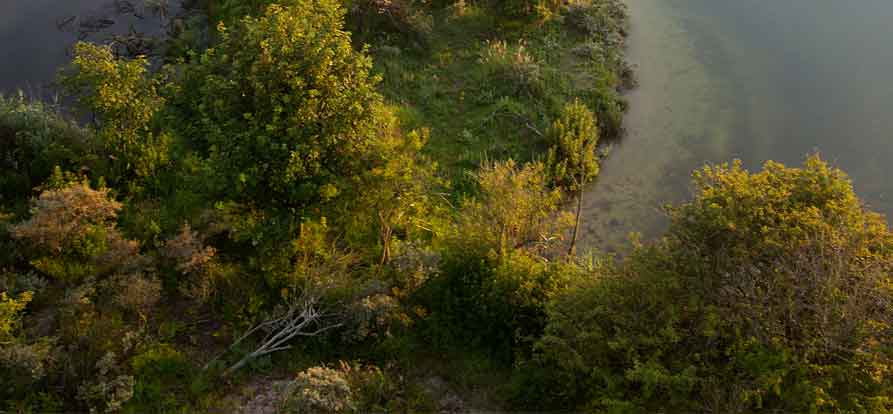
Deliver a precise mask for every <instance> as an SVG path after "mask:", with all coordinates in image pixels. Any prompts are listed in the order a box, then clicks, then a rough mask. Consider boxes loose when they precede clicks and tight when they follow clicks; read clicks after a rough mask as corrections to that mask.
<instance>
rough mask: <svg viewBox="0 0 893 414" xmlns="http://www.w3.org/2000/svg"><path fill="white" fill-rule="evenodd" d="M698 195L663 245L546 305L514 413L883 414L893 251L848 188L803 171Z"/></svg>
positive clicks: (701, 178) (721, 178)
mask: <svg viewBox="0 0 893 414" xmlns="http://www.w3.org/2000/svg"><path fill="white" fill-rule="evenodd" d="M694 182H695V188H696V195H695V199H694V200H693V201H692V202H689V203H684V204H682V205H680V206H678V207H675V208H673V209H671V219H672V224H671V229H670V231H669V233H668V236H667V238H666V239H665V240H664V241H662V242H660V243H657V244H655V245H653V246H649V247H644V248H641V249H639V250H638V251H637V252H636V253H634V254H633V255H632V256H631V257H630V258H628V259H627V260H625V261H624V263H623V264H622V265H620V266H619V267H617V268H616V269H603V270H602V271H601V272H600V274H599V275H597V277H593V278H590V279H589V280H585V281H584V282H583V283H582V284H581V285H579V286H576V287H575V288H572V289H569V290H567V291H566V293H564V294H562V295H560V296H559V298H557V299H556V300H555V301H553V303H552V304H550V306H549V325H548V327H547V328H546V334H545V336H544V337H543V338H542V339H541V340H540V341H539V342H538V344H537V346H536V349H537V354H536V357H535V358H534V359H533V360H532V361H531V362H530V367H529V369H528V371H527V374H526V380H519V382H518V383H517V384H516V385H517V386H518V389H519V390H521V392H519V393H518V396H519V398H521V400H522V401H526V402H531V400H532V401H533V402H535V401H536V400H539V401H548V402H550V403H551V404H554V405H553V407H556V406H558V407H564V408H568V409H570V408H584V407H585V408H587V409H590V410H596V411H599V410H601V411H606V412H643V413H644V412H654V411H656V410H670V411H674V412H835V413H869V412H870V413H883V412H889V411H890V410H891V409H893V405H891V401H893V400H891V396H893V382H891V379H890V378H891V377H890V375H889V374H890V371H889V367H890V349H891V348H890V346H891V345H893V336H891V333H893V331H891V329H890V326H893V325H891V322H893V320H891V317H890V315H891V313H890V311H891V309H890V308H889V303H891V302H890V298H891V293H893V292H891V290H890V279H889V274H890V270H891V265H893V261H891V259H893V256H891V253H893V249H891V248H893V235H891V233H890V232H889V230H888V229H887V226H886V223H885V222H884V221H883V219H882V218H880V216H878V215H877V214H874V213H871V212H868V211H866V210H865V209H864V208H863V206H862V204H861V202H860V201H859V200H858V198H857V197H856V196H855V194H854V193H853V189H852V186H851V184H850V182H849V180H848V179H847V178H846V176H845V175H844V174H843V173H842V172H840V171H839V170H835V169H832V168H830V167H828V166H827V165H826V164H825V163H824V162H823V161H821V160H820V159H819V158H818V157H811V158H810V159H809V160H808V161H807V162H806V165H805V166H804V167H803V168H787V167H784V166H783V165H780V164H778V163H773V162H768V163H767V164H766V165H765V167H764V169H763V171H761V172H759V173H753V174H751V173H748V172H746V171H744V170H742V169H741V167H740V165H738V164H735V165H733V166H728V165H722V166H717V167H707V168H705V169H704V170H702V171H700V172H698V173H696V175H695V180H694ZM522 377H524V376H522ZM535 387H539V390H540V392H538V393H536V394H529V395H527V396H525V395H524V393H523V392H524V391H523V390H527V391H532V390H533V389H534V388H535ZM537 396H539V397H541V398H537ZM525 397H528V398H529V399H527V400H526V399H525Z"/></svg>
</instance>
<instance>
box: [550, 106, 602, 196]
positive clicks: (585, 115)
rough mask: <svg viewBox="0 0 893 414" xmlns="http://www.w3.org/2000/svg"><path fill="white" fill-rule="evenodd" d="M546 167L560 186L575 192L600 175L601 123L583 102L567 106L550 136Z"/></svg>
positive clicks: (553, 125)
mask: <svg viewBox="0 0 893 414" xmlns="http://www.w3.org/2000/svg"><path fill="white" fill-rule="evenodd" d="M547 136H548V138H549V144H550V145H551V147H550V148H549V154H548V156H547V165H548V166H549V169H550V175H551V176H550V178H551V179H552V180H554V183H555V184H556V185H558V186H561V187H564V188H567V189H570V190H572V191H576V190H578V189H580V188H581V187H583V186H585V185H586V184H588V183H589V182H590V181H592V180H593V179H595V177H596V175H598V170H599V165H598V153H597V149H598V137H599V132H598V123H597V121H596V119H595V115H594V114H593V113H592V111H590V110H589V108H588V107H587V106H586V105H585V104H584V103H582V102H581V101H580V100H574V101H573V102H572V103H569V104H567V105H565V107H564V109H563V110H562V111H561V115H560V116H559V117H558V119H556V120H555V122H553V123H552V127H551V128H550V129H549V133H548V135H547Z"/></svg>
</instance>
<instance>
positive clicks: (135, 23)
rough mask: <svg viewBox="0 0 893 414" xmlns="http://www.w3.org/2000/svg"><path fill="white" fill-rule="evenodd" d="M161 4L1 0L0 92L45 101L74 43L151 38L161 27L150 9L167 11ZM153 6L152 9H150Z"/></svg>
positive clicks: (163, 1)
mask: <svg viewBox="0 0 893 414" xmlns="http://www.w3.org/2000/svg"><path fill="white" fill-rule="evenodd" d="M172 4H173V3H172V2H171V4H168V2H167V1H166V0H150V1H145V2H144V0H133V1H121V0H117V1H115V0H0V93H5V94H10V93H16V92H17V91H19V90H21V91H23V92H24V93H25V94H26V95H27V96H31V97H38V98H48V97H50V96H51V95H52V92H53V90H52V88H51V87H50V84H51V82H52V81H53V79H54V78H55V75H56V73H57V71H58V69H59V67H60V66H62V65H64V64H66V63H67V62H68V61H69V60H70V59H71V55H70V50H71V47H72V45H74V43H75V42H76V41H77V40H79V39H84V40H92V41H103V40H108V39H109V38H110V37H111V36H114V35H126V34H131V33H138V34H152V33H159V32H161V31H163V30H164V29H163V28H164V19H163V18H161V16H160V15H156V14H153V10H163V11H164V12H165V13H169V12H171V7H172ZM152 6H156V7H157V8H153V7H152Z"/></svg>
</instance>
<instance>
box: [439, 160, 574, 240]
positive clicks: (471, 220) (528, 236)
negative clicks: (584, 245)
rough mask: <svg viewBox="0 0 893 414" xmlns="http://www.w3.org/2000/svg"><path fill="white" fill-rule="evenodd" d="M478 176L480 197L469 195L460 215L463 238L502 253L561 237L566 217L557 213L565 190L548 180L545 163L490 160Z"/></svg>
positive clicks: (459, 234) (458, 229)
mask: <svg viewBox="0 0 893 414" xmlns="http://www.w3.org/2000/svg"><path fill="white" fill-rule="evenodd" d="M475 181H477V184H478V187H479V197H478V198H469V199H466V200H464V201H463V203H462V207H461V210H460V213H459V215H458V217H457V223H456V237H457V239H458V240H462V243H463V244H467V245H470V246H476V247H478V248H480V249H482V251H483V252H487V251H488V250H492V251H494V252H495V253H496V254H497V255H498V256H500V257H501V256H504V255H505V254H506V253H508V252H510V251H512V250H514V249H517V248H521V247H525V246H528V247H529V246H533V245H537V244H541V243H546V244H549V243H551V242H552V241H554V240H555V238H556V237H559V235H560V233H561V227H562V224H563V223H562V222H561V221H558V222H556V221H555V220H553V219H554V213H555V211H556V209H557V207H558V202H559V200H560V199H561V195H560V194H559V192H558V191H557V190H550V189H549V188H548V187H547V186H546V176H545V167H544V166H543V164H541V163H532V164H526V165H524V166H523V167H522V168H518V167H517V166H516V164H515V162H514V161H512V160H509V161H505V162H493V163H488V164H484V165H482V166H481V169H480V171H479V172H478V173H477V174H476V175H475Z"/></svg>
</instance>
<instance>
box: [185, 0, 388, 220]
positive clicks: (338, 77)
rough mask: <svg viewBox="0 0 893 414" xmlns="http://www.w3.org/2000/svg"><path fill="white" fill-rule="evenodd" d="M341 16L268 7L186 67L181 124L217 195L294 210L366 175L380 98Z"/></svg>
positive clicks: (323, 6) (325, 2)
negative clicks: (207, 164)
mask: <svg viewBox="0 0 893 414" xmlns="http://www.w3.org/2000/svg"><path fill="white" fill-rule="evenodd" d="M343 16H344V10H343V9H342V8H341V6H340V4H339V2H336V1H333V0H322V1H317V0H301V1H295V2H291V3H289V4H288V5H287V6H280V5H275V4H274V5H271V6H269V7H268V8H267V9H266V11H265V12H264V13H263V15H262V16H259V17H256V18H255V17H245V18H244V19H242V21H241V22H239V23H238V24H237V25H236V26H235V27H233V28H232V29H223V28H221V29H220V42H219V44H217V45H216V46H215V47H214V48H212V49H209V50H208V51H207V52H205V53H204V55H203V56H202V58H201V59H200V60H199V61H198V63H194V64H193V65H192V66H190V67H189V68H188V70H187V73H186V85H187V90H190V91H193V93H195V94H194V95H193V96H192V97H191V98H190V102H185V103H184V105H185V106H191V107H193V108H196V109H197V110H198V112H199V113H198V114H195V115H196V116H190V117H189V118H190V119H198V120H199V123H198V125H196V127H197V131H196V134H195V135H196V136H197V137H199V138H198V139H197V140H195V142H196V143H197V144H198V146H199V148H200V149H201V148H202V147H203V148H204V149H205V150H206V151H207V153H208V156H209V157H210V159H211V163H212V165H213V166H214V170H215V173H216V175H217V176H218V178H220V183H219V185H220V187H221V191H224V192H225V193H228V194H229V195H230V196H231V197H233V198H235V199H237V200H252V201H255V202H261V203H272V204H275V205H278V206H280V207H291V208H299V209H300V208H305V207H307V206H309V205H311V204H314V203H319V202H325V201H328V200H329V199H331V198H332V197H335V196H336V195H337V194H339V193H342V192H343V190H344V189H345V188H346V187H347V185H348V184H347V183H346V182H345V179H350V178H351V177H354V176H356V175H358V174H360V173H361V172H362V171H363V170H364V169H365V168H366V164H367V162H368V160H369V158H370V157H371V156H373V155H374V154H370V152H369V151H371V149H372V148H373V143H374V142H375V140H376V139H377V137H378V136H379V124H380V121H379V120H380V116H381V115H380V114H381V113H382V111H383V109H382V98H381V96H380V95H379V94H378V93H377V92H376V91H375V85H376V83H377V82H378V78H377V77H375V76H372V75H371V74H370V72H369V70H370V68H371V65H372V62H371V60H370V58H369V57H368V56H367V55H366V53H365V52H364V51H363V52H356V51H355V50H354V49H353V46H352V45H351V41H350V35H349V33H347V32H345V31H344V30H343V29H342V26H343ZM245 175H252V176H253V177H250V178H249V179H245V177H244V176H245ZM236 182H237V183H238V184H242V185H236V186H233V184H235V183H236ZM232 188H236V189H237V190H238V191H237V192H236V193H234V194H233V193H232V192H231V190H232Z"/></svg>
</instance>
